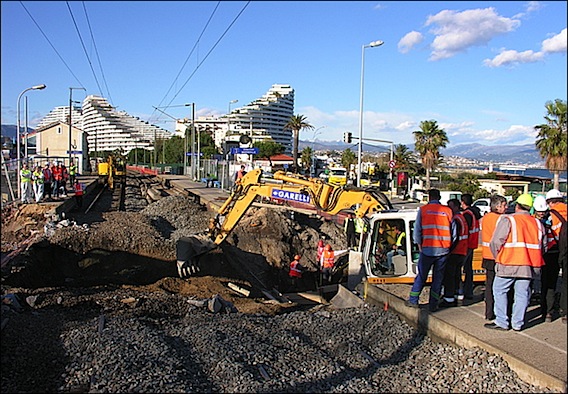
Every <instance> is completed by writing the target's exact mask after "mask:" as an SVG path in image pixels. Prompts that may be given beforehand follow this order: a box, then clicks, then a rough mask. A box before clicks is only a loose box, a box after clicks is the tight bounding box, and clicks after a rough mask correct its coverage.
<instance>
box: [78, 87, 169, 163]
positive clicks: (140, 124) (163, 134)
mask: <svg viewBox="0 0 568 394" xmlns="http://www.w3.org/2000/svg"><path fill="white" fill-rule="evenodd" d="M82 111H83V131H84V132H85V133H87V141H88V144H89V151H91V152H95V151H96V152H99V151H114V150H116V149H123V150H124V152H125V153H128V152H130V151H131V150H132V149H136V148H143V149H153V145H154V141H156V140H159V139H169V138H171V137H172V135H173V134H172V133H170V132H169V131H168V130H165V129H162V128H160V127H158V126H155V125H152V124H150V123H148V122H146V121H144V120H141V119H140V118H138V117H134V116H130V115H128V114H127V113H126V112H125V111H117V110H116V108H114V107H113V106H112V105H110V104H109V103H108V102H107V100H106V99H105V98H103V97H100V96H95V95H90V96H87V97H86V98H85V100H84V101H83V107H82Z"/></svg>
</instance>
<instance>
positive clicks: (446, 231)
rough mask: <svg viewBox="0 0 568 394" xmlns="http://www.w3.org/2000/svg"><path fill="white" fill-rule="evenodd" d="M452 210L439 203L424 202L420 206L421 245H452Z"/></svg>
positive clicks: (432, 246) (447, 246)
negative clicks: (424, 203)
mask: <svg viewBox="0 0 568 394" xmlns="http://www.w3.org/2000/svg"><path fill="white" fill-rule="evenodd" d="M452 215H453V213H452V210H451V209H450V207H447V206H445V205H441V204H426V205H424V206H422V207H420V219H421V224H422V247H426V248H445V249H449V248H450V246H452V233H451V220H452Z"/></svg>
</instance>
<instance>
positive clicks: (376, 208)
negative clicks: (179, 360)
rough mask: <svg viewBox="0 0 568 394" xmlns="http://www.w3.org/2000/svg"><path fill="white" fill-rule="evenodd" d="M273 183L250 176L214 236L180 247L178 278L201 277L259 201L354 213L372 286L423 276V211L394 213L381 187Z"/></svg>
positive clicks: (293, 179)
mask: <svg viewBox="0 0 568 394" xmlns="http://www.w3.org/2000/svg"><path fill="white" fill-rule="evenodd" d="M273 179H274V180H276V181H281V183H273V182H269V181H266V180H263V178H262V170H260V169H257V170H253V171H250V172H248V173H247V174H246V175H245V176H244V177H243V178H242V179H241V180H240V181H238V182H237V183H236V184H235V187H234V189H233V191H232V193H231V195H230V196H229V197H228V198H227V200H226V201H225V203H224V204H223V205H222V206H221V208H219V210H218V213H217V215H216V216H215V218H214V219H212V220H211V223H210V224H209V230H208V231H207V232H206V233H205V234H202V235H194V236H191V237H182V238H181V239H180V240H179V241H178V243H177V245H176V254H177V265H178V273H179V275H180V276H181V277H182V278H185V277H189V276H191V275H194V274H196V273H198V272H199V271H200V267H199V264H200V263H199V260H200V258H199V257H200V256H201V255H203V254H205V253H207V252H209V251H211V250H213V249H215V248H216V247H217V246H218V245H220V244H221V243H222V242H223V241H224V240H225V239H226V238H227V236H228V235H229V234H230V233H231V231H232V230H233V229H234V228H235V227H236V226H237V224H238V223H239V221H240V220H241V218H242V217H243V215H245V213H246V211H247V209H248V208H249V207H250V206H251V205H252V203H253V202H254V201H255V199H256V198H257V197H266V198H270V199H276V200H288V201H295V202H303V203H306V204H310V205H313V206H315V207H316V208H318V209H319V211H320V212H324V213H326V214H329V215H335V214H337V213H339V212H340V211H349V212H354V213H355V216H356V217H359V218H363V219H364V220H365V221H366V223H367V225H366V226H365V228H366V232H365V233H363V234H362V236H361V240H360V241H361V242H360V247H359V251H357V252H353V251H352V252H350V255H351V253H359V254H360V261H361V264H362V266H363V270H364V272H365V275H366V277H367V281H368V282H369V283H373V284H380V283H407V284H411V283H413V282H414V279H415V277H416V275H417V274H418V258H419V252H418V246H417V245H416V244H415V243H414V242H412V240H413V231H414V223H415V221H416V216H417V214H418V210H417V209H416V208H414V209H394V208H393V206H392V204H391V201H390V200H389V199H388V197H387V196H386V195H385V194H383V193H382V192H380V191H379V189H378V188H377V187H363V188H356V187H342V186H339V185H332V184H329V183H326V182H325V181H324V180H322V179H319V178H306V177H303V176H300V175H295V174H286V173H284V172H282V171H278V172H276V173H275V174H274V178H273ZM395 228H398V229H401V230H402V231H404V232H405V234H406V237H405V240H404V244H403V245H402V246H401V247H400V249H401V253H399V254H397V255H395V256H393V259H392V262H393V265H394V269H392V270H386V269H384V268H385V265H386V263H387V256H386V252H387V251H388V250H389V247H390V246H391V245H392V244H394V243H395V240H396V233H395ZM473 271H474V282H476V283H482V282H484V281H485V270H484V269H483V268H482V266H481V248H477V249H476V250H475V251H474V257H473Z"/></svg>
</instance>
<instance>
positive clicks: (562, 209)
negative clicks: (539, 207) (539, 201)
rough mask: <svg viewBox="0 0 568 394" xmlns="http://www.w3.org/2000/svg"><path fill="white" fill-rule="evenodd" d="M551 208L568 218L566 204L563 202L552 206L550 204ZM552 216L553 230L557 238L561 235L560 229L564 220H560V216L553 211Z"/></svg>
mask: <svg viewBox="0 0 568 394" xmlns="http://www.w3.org/2000/svg"><path fill="white" fill-rule="evenodd" d="M550 209H554V210H555V211H556V212H558V213H559V214H560V216H562V217H563V218H564V219H565V220H568V218H567V216H566V215H567V213H566V204H564V203H563V202H559V203H556V204H554V205H552V206H550ZM550 218H551V219H552V232H553V233H554V238H556V239H557V240H558V239H559V237H560V229H561V227H562V222H561V221H560V219H558V217H557V216H556V215H555V214H553V213H552V212H551V213H550Z"/></svg>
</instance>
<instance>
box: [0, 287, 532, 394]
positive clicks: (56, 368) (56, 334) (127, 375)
mask: <svg viewBox="0 0 568 394" xmlns="http://www.w3.org/2000/svg"><path fill="white" fill-rule="evenodd" d="M110 294H112V295H110ZM100 295H101V294H99V297H98V299H95V298H94V297H91V296H88V295H82V296H80V297H78V300H77V302H76V304H75V310H74V314H72V315H71V314H69V313H68V314H65V315H62V314H61V313H60V307H58V305H50V306H47V307H45V308H42V309H40V310H37V311H36V312H35V315H31V314H30V312H27V313H28V316H26V317H22V316H21V315H19V316H20V318H18V317H15V318H14V321H10V322H9V323H10V324H8V326H7V327H6V330H4V331H3V340H2V388H3V391H5V392H16V391H66V392H67V391H71V392H78V391H84V392H93V393H97V392H161V393H166V392H232V393H235V392H251V393H253V392H344V393H353V392H367V393H371V392H432V393H433V392H511V393H513V392H543V389H542V388H539V387H535V386H531V385H527V384H525V383H523V382H522V381H521V380H520V379H519V378H518V376H517V375H516V374H515V373H514V372H512V371H511V370H510V369H509V367H508V366H507V364H506V362H505V361H504V360H503V359H502V358H501V357H499V356H496V355H492V354H489V353H487V352H486V351H483V350H480V349H478V348H474V349H469V350H466V349H464V348H460V347H456V346H453V345H447V344H440V343H436V342H433V341H432V340H431V339H429V338H428V337H425V336H423V335H422V334H420V333H418V332H417V331H415V330H414V329H413V328H411V327H410V326H409V325H408V324H406V323H405V322H404V321H403V320H401V319H400V318H399V317H398V316H397V315H396V314H394V313H392V312H390V311H383V310H382V309H380V308H377V307H374V306H368V305H365V306H362V307H360V308H349V309H334V308H332V307H320V308H316V309H312V310H309V311H295V312H290V313H287V314H282V315H277V316H270V315H264V314H252V315H246V314H243V313H219V314H213V313H210V312H208V311H207V310H205V309H203V308H198V307H196V306H194V305H192V304H190V303H188V302H187V300H188V298H187V297H183V296H179V295H169V294H163V293H161V294H155V293H154V294H147V295H146V296H145V297H144V299H143V300H141V301H140V302H138V303H136V304H135V305H134V306H132V305H130V306H129V305H127V304H125V303H122V302H121V301H120V300H121V298H120V297H124V296H126V295H127V294H122V295H120V296H119V293H117V292H114V293H109V295H108V297H106V298H105V297H100ZM136 298H137V299H140V297H139V296H137V297H136ZM142 301H143V302H142ZM101 316H104V317H101ZM56 322H57V323H56ZM39 338H41V340H39ZM33 360H41V362H39V361H38V362H35V361H33Z"/></svg>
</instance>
